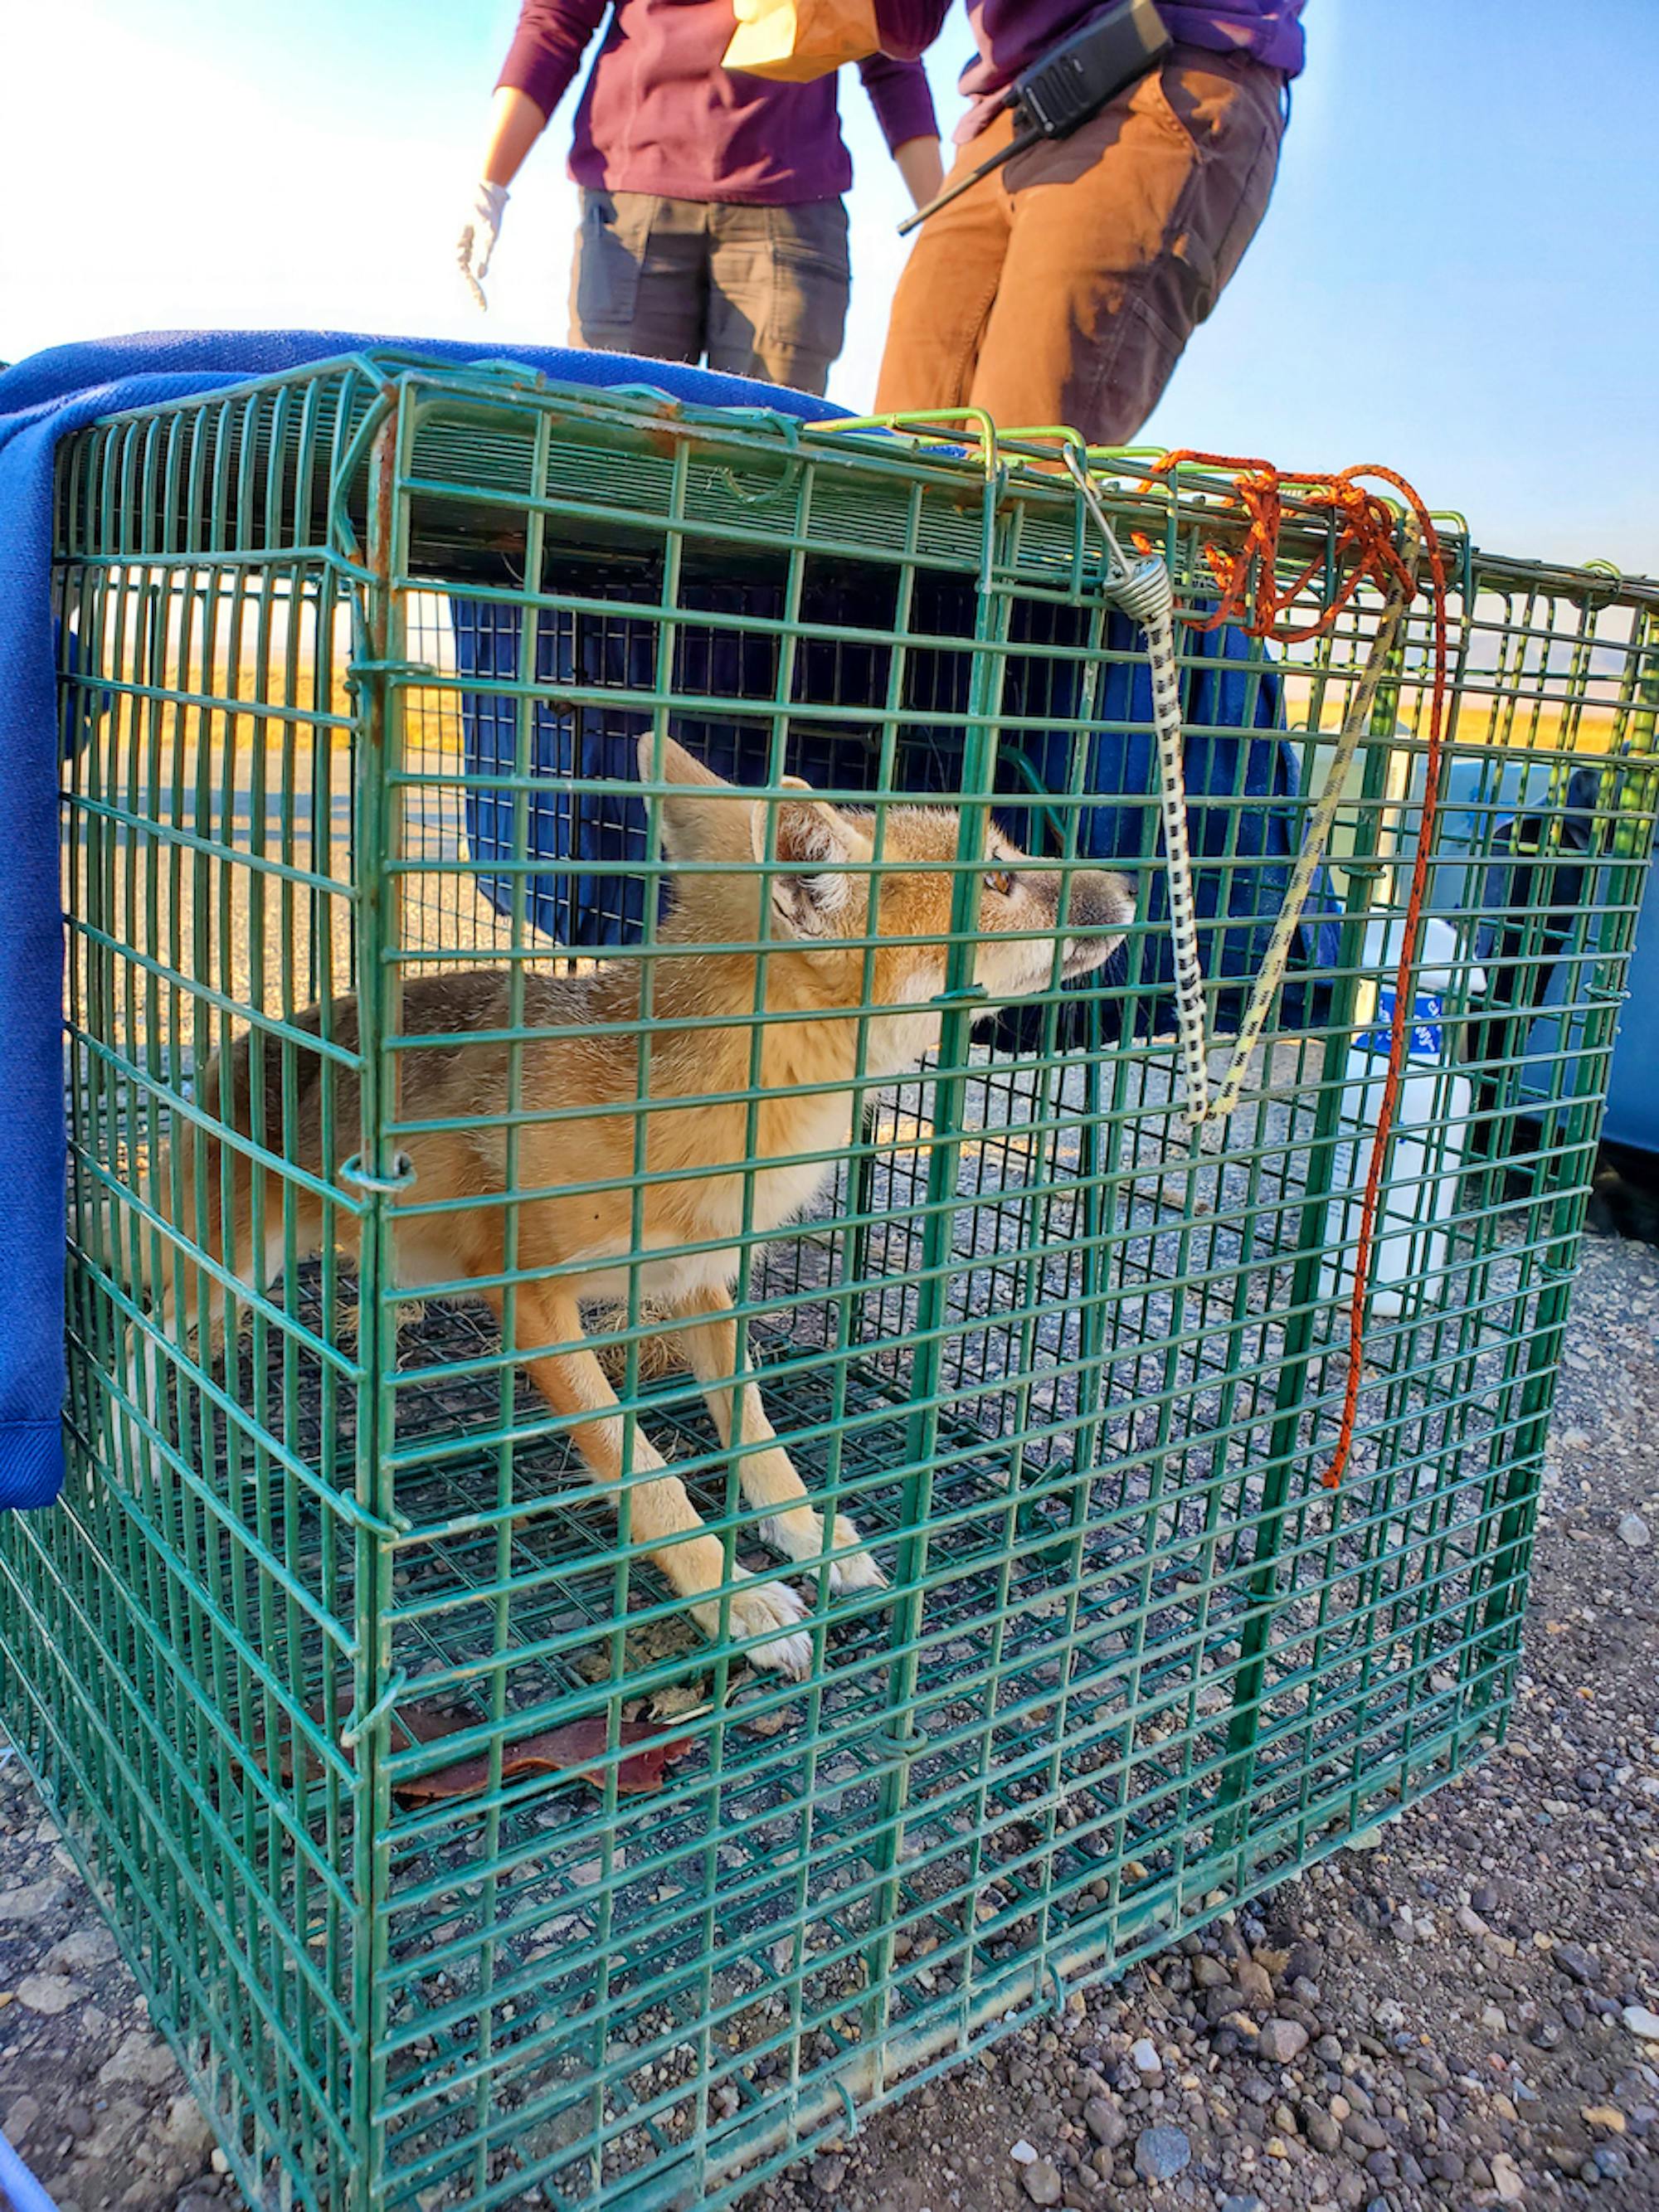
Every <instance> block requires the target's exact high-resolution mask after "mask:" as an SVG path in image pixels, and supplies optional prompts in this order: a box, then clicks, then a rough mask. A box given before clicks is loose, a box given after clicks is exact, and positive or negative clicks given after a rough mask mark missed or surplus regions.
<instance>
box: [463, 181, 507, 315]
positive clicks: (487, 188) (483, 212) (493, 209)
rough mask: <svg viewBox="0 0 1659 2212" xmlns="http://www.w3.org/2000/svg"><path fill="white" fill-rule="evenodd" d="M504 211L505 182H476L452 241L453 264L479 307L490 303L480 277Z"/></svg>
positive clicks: (486, 270) (482, 275)
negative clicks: (496, 183)
mask: <svg viewBox="0 0 1659 2212" xmlns="http://www.w3.org/2000/svg"><path fill="white" fill-rule="evenodd" d="M506 212H507V186H506V185H486V184H480V185H477V187H476V188H475V190H474V191H473V194H472V204H471V207H469V208H468V210H467V211H466V221H465V222H464V223H463V224H462V225H461V234H460V236H459V238H458V239H457V240H456V241H455V261H456V265H457V266H458V268H459V270H460V272H461V274H462V276H465V279H466V281H467V283H468V284H469V285H470V286H471V289H472V296H473V298H474V299H475V300H476V301H477V303H478V305H479V306H480V307H486V308H487V307H489V301H487V300H486V299H485V298H484V295H483V279H484V277H485V276H488V275H489V257H490V255H491V254H492V253H494V252H495V240H497V239H498V238H499V237H500V236H501V217H502V216H503V215H505V214H506Z"/></svg>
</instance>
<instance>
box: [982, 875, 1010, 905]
mask: <svg viewBox="0 0 1659 2212" xmlns="http://www.w3.org/2000/svg"><path fill="white" fill-rule="evenodd" d="M985 888H986V890H987V891H994V892H995V893H996V895H997V896H998V897H999V898H1012V896H1013V890H1014V879H1013V877H1012V875H1011V874H1010V873H1009V872H1008V870H1007V869H1006V868H994V869H993V870H992V872H991V873H990V874H989V875H988V876H987V878H985Z"/></svg>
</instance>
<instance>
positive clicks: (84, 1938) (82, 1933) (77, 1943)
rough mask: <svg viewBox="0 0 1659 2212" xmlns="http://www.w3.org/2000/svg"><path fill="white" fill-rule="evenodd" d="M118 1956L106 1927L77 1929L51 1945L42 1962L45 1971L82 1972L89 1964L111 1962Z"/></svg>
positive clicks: (101, 1964)
mask: <svg viewBox="0 0 1659 2212" xmlns="http://www.w3.org/2000/svg"><path fill="white" fill-rule="evenodd" d="M117 1956H118V1953H117V1951H116V1948H115V1938H114V1937H113V1936H112V1935H111V1934H110V1932H109V1930H108V1929H107V1928H77V1929H76V1930H75V1931H74V1933H73V1934H72V1935H69V1936H64V1940H63V1942H61V1943H54V1944H53V1945H52V1948H51V1950H50V1951H48V1952H47V1954H46V1958H45V1960H43V1961H42V1964H43V1965H44V1966H45V1967H46V1972H48V1973H49V1974H73V1973H76V1972H81V1973H85V1972H87V1971H88V1968H89V1967H93V1966H110V1965H112V1964H113V1962H114V1960H115V1959H116V1958H117Z"/></svg>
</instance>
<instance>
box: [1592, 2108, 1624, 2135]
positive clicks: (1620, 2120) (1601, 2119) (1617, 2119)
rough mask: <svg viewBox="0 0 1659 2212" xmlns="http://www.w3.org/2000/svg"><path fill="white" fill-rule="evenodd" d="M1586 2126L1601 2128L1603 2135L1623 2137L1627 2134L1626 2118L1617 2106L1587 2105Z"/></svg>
mask: <svg viewBox="0 0 1659 2212" xmlns="http://www.w3.org/2000/svg"><path fill="white" fill-rule="evenodd" d="M1583 2112H1584V2124H1585V2125H1586V2126H1587V2127H1592V2128H1600V2129H1601V2132H1602V2134H1603V2135H1609V2136H1621V2135H1623V2134H1624V2132H1625V2116H1624V2114H1623V2113H1622V2112H1620V2109H1619V2107H1618V2106H1617V2105H1586V2106H1584V2108H1583Z"/></svg>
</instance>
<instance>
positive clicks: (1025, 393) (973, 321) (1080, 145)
mask: <svg viewBox="0 0 1659 2212" xmlns="http://www.w3.org/2000/svg"><path fill="white" fill-rule="evenodd" d="M1283 88H1284V78H1283V77H1282V76H1281V75H1280V74H1279V71H1278V70H1269V69H1264V68H1263V67H1262V66H1261V64H1260V63H1258V62H1255V61H1252V60H1249V59H1247V58H1244V57H1242V56H1233V55H1222V54H1212V53H1208V52H1202V51H1200V49H1199V48H1197V47H1195V46H1176V48H1174V49H1173V50H1172V52H1170V54H1169V55H1168V56H1167V57H1166V58H1165V59H1164V64H1163V66H1162V67H1161V68H1159V69H1155V70H1152V71H1150V72H1149V73H1148V74H1147V75H1146V76H1144V77H1142V78H1141V79H1140V80H1139V82H1138V83H1136V84H1133V85H1132V86H1130V87H1129V88H1127V90H1125V91H1123V92H1121V93H1120V94H1118V96H1117V98H1116V99H1115V100H1113V101H1111V102H1110V103H1109V106H1106V107H1104V108H1103V110H1102V111H1101V112H1100V113H1099V114H1098V115H1097V116H1096V117H1095V118H1094V119H1093V121H1092V122H1090V123H1085V125H1084V126H1083V127H1082V129H1081V130H1080V131H1076V132H1074V133H1073V136H1072V137H1069V138H1062V139H1058V140H1052V141H1045V142H1044V143H1042V144H1040V145H1037V146H1034V147H1032V148H1031V149H1030V152H1029V153H1025V154H1022V155H1018V156H1017V158H1016V159H1015V160H1013V161H1011V162H1009V163H1008V165H1007V167H1006V168H1003V169H1000V170H999V171H997V172H996V173H995V174H994V175H993V176H990V177H987V178H986V179H983V180H982V182H981V183H979V184H977V185H974V186H973V187H972V189H971V190H970V191H968V192H966V193H964V194H963V197H962V198H961V199H959V200H957V202H956V203H955V204H954V205H953V206H951V207H948V208H945V209H943V210H941V211H940V212H939V214H938V215H936V216H929V217H928V219H927V222H926V223H924V224H923V226H922V228H921V233H920V234H919V235H918V237H917V240H916V245H915V251H914V252H912V254H911V256H910V259H909V262H908V264H907V266H906V268H905V271H904V274H903V276H902V278H901V279H900V282H899V287H898V292H897V295H896V298H895V300H894V302H893V319H892V323H891V325H890V329H889V331H888V337H887V350H886V353H885V355H884V357H883V361H882V364H881V377H880V381H879V384H878V388H877V393H876V406H877V410H878V412H880V413H882V414H888V413H896V412H900V411H902V410H919V409H922V408H931V407H982V408H984V409H986V410H987V412H988V413H989V414H990V416H991V417H992V419H993V421H994V422H995V423H996V425H997V427H998V428H999V429H1002V430H1014V429H1021V428H1028V429H1035V428H1048V427H1051V426H1053V425H1056V424H1061V423H1064V424H1066V425H1068V426H1070V427H1071V428H1073V429H1077V430H1081V431H1082V432H1083V434H1084V435H1085V437H1086V438H1088V439H1089V440H1090V441H1091V442H1092V443H1097V444H1102V445H1122V444H1124V443H1126V442H1127V441H1128V440H1129V439H1131V438H1133V436H1134V435H1135V433H1136V431H1137V430H1139V428H1140V426H1141V424H1142V423H1143V422H1145V421H1146V417H1147V416H1149V415H1150V414H1151V413H1152V409H1153V406H1154V405H1155V404H1156V403H1157V400H1158V395H1159V393H1160V392H1162V391H1163V389H1164V386H1165V385H1166V384H1167V383H1168V382H1169V380H1170V373H1171V371H1172V370H1173V369H1174V368H1175V365H1176V362H1177V361H1179V359H1180V358H1181V354H1182V349H1183V348H1184V347H1185V345H1186V343H1187V341H1188V338H1189V337H1191V335H1192V333H1193V331H1194V327H1195V326H1196V325H1198V324H1199V323H1201V322H1202V321H1203V320H1204V319H1205V317H1206V315H1207V314H1208V313H1210V311H1211V309H1212V307H1214V306H1215V303H1216V301H1217V300H1218V299H1219V298H1220V296H1221V293H1222V290H1223V289H1224V288H1225V285H1226V283H1227V282H1228V279H1229V278H1230V277H1231V276H1232V274H1233V271H1234V270H1236V269H1237V266H1238V264H1239V263H1240V261H1241V260H1242V259H1243V255H1244V249H1245V247H1246V246H1248V245H1249V242H1250V240H1251V239H1252V237H1253V236H1254V235H1255V229H1256V226H1257V225H1258V224H1259V223H1260V222H1261V217H1262V215H1263V213H1264V212H1265V210H1266V209H1267V200H1268V197H1269V195H1270V193H1271V192H1272V191H1273V175H1274V173H1275V171H1276V170H1277V168H1278V166H1279V140H1280V138H1281V137H1282V136H1283V132H1284V118H1283V112H1282V95H1283ZM1012 128H1013V125H1012V118H1010V117H1009V116H1007V115H1006V114H1005V115H999V116H997V117H996V118H994V120H993V121H992V122H991V123H990V124H989V125H987V128H986V129H985V130H984V131H981V133H980V135H979V137H976V138H975V139H973V140H972V141H970V143H969V144H968V145H966V146H964V147H963V149H962V152H961V154H960V155H959V156H958V158H957V163H956V167H955V168H954V169H953V171H952V175H957V174H960V173H962V172H963V171H964V170H966V169H970V168H972V167H975V166H976V165H977V164H978V163H979V162H981V161H983V160H984V159H985V157H986V155H987V154H994V153H995V152H996V150H997V149H998V148H999V147H1000V146H1005V145H1006V143H1008V139H1009V137H1010V135H1011V134H1012Z"/></svg>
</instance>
